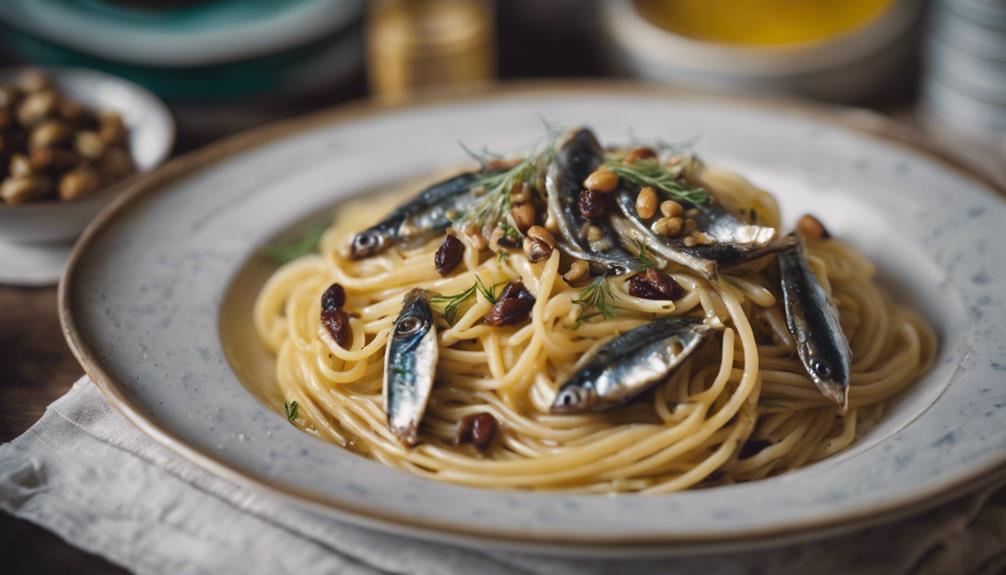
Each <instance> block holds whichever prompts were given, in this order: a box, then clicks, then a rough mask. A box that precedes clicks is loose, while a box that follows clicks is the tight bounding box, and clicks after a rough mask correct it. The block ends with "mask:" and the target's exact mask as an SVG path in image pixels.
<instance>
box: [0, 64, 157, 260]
mask: <svg viewBox="0 0 1006 575" xmlns="http://www.w3.org/2000/svg"><path fill="white" fill-rule="evenodd" d="M174 136H175V125H174V120H173V119H172V117H171V113H170V112H168V110H167V108H166V107H165V106H164V104H163V103H162V102H161V101H160V100H158V99H157V98H156V97H155V96H154V95H152V94H151V93H149V92H147V91H146V90H144V89H143V88H140V87H139V86H136V85H135V84H132V83H131V82H128V81H126V80H123V79H121V78H117V77H115V76H111V75H108V74H104V73H101V72H97V71H93V70H83V69H70V68H65V69H63V68H46V69H36V68H30V69H24V68H22V69H6V70H0V241H5V242H13V243H46V242H65V241H68V240H72V239H73V238H75V237H76V236H77V235H79V234H80V232H81V231H82V230H83V229H84V227H85V226H87V224H88V222H90V221H91V220H92V219H93V218H94V216H95V215H97V213H98V212H99V211H100V210H101V208H103V207H104V206H105V205H106V204H107V203H108V202H109V201H111V199H112V198H113V197H114V196H115V192H116V190H118V189H121V187H122V186H123V184H124V183H125V182H127V181H129V180H130V179H131V178H133V177H134V176H135V175H136V174H138V173H141V172H145V171H148V170H151V169H153V168H155V167H157V166H158V165H160V164H161V163H162V162H163V161H164V160H165V159H166V158H167V157H168V154H169V153H170V152H171V147H172V145H173V144H174Z"/></svg>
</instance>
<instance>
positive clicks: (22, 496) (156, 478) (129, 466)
mask: <svg viewBox="0 0 1006 575" xmlns="http://www.w3.org/2000/svg"><path fill="white" fill-rule="evenodd" d="M0 509H4V510H6V511H8V512H10V513H13V514H14V515H17V516H19V517H22V518H25V519H28V520H30V521H33V522H35V523H38V524H39V525H42V526H44V527H46V528H48V529H50V530H52V531H54V532H56V533H57V534H59V535H60V536H61V537H63V538H64V539H66V540H67V541H69V542H70V543H72V544H73V545H77V546H79V547H82V548H84V549H86V550H88V551H90V552H92V553H96V554H98V555H102V556H104V557H106V558H108V559H109V560H111V561H113V562H115V563H118V564H120V565H123V566H125V567H126V568H128V569H130V570H132V571H135V572H137V573H152V574H161V573H165V574H176V573H191V574H199V573H207V574H225V573H240V574H241V575H252V574H257V573H268V574H274V573H294V572H296V573H298V574H300V575H310V574H314V573H348V574H377V573H408V574H423V573H429V574H436V575H451V574H464V575H468V574H472V573H477V574H480V575H493V574H511V573H521V574H549V575H552V574H554V575H565V574H570V575H573V574H576V575H583V574H586V575H591V574H595V573H597V574H600V573H632V574H646V573H670V574H675V573H693V572H698V573H703V572H704V573H718V574H734V573H736V574H740V573H799V574H801V575H805V574H807V573H831V572H856V573H862V574H869V573H878V574H880V573H883V574H893V573H988V574H994V573H997V572H999V571H1000V570H1002V569H1006V490H1003V489H1002V486H999V487H998V488H994V487H992V488H986V489H984V490H982V491H981V492H979V493H976V494H974V495H971V496H969V497H967V498H965V499H963V500H961V501H957V502H955V503H954V504H952V505H948V506H945V507H943V508H941V509H937V510H935V511H932V512H929V513H927V514H925V515H923V516H921V517H917V518H914V519H912V520H910V521H905V522H902V523H900V524H898V525H892V526H886V527H879V528H873V529H869V530H866V531H863V532H860V533H856V534H853V535H847V536H843V537H840V538H837V539H831V540H827V541H822V542H816V543H808V544H802V545H798V546H791V547H786V548H781V549H776V550H766V551H755V552H747V553H740V554H724V553H717V554H710V555H705V556H695V557H685V558H669V559H645V560H599V559H568V558H556V557H545V556H534V555H527V554H521V553H513V552H499V551H497V552H491V553H487V552H479V551H474V550H470V549H465V548H461V547H453V546H447V545H438V544H434V543H429V542H424V541H419V540H411V539H408V538H404V537H398V536H393V535H386V534H382V533H377V532H374V531H369V530H366V529H361V528H358V527H353V526H350V525H346V524H342V523H338V522H335V521H332V520H330V519H328V518H325V517H321V516H319V515H316V514H312V513H310V512H306V511H303V510H300V509H297V508H295V507H293V506H291V505H289V504H286V503H284V502H282V501H278V500H274V499H272V498H270V497H268V496H265V495H262V494H259V493H257V492H256V493H252V492H249V491H248V490H246V489H243V488H240V487H237V486H235V485H233V484H231V483H229V482H227V481H225V480H223V479H220V478H218V477H216V476H213V475H212V474H209V473H207V472H205V471H203V470H202V469H200V468H198V467H196V466H195V465H193V464H191V463H189V462H188V461H186V460H183V459H181V458H179V457H178V456H176V455H174V454H173V453H172V452H170V451H169V450H167V449H166V448H164V447H161V446H160V445H158V444H157V443H155V442H154V441H152V440H151V439H149V438H148V437H147V436H145V435H143V434H142V433H141V432H140V431H139V430H137V429H135V428H134V427H133V426H132V425H130V424H129V423H128V422H127V421H126V420H125V419H124V418H123V417H122V416H120V415H119V414H118V413H117V412H115V411H114V410H113V409H112V408H111V407H109V406H108V404H107V403H105V401H104V400H103V398H102V397H101V395H100V394H99V393H98V391H97V389H96V388H95V387H94V386H93V385H92V384H91V382H90V381H88V380H87V379H86V378H83V379H81V380H80V381H78V382H77V383H76V384H75V385H74V386H73V389H71V390H70V392H69V393H67V394H66V395H65V396H63V397H62V398H60V399H59V400H57V401H56V402H55V403H53V404H52V405H51V406H49V408H48V410H47V411H46V413H45V415H44V416H43V417H42V419H41V420H40V421H39V422H38V423H36V424H35V425H34V426H33V427H32V428H31V429H29V430H28V431H27V432H25V433H24V435H22V436H20V437H18V438H17V439H15V440H14V441H12V442H10V443H7V444H4V445H0Z"/></svg>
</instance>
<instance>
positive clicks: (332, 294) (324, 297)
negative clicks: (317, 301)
mask: <svg viewBox="0 0 1006 575" xmlns="http://www.w3.org/2000/svg"><path fill="white" fill-rule="evenodd" d="M344 303H346V290H344V289H342V286H341V285H339V284H337V283H335V284H332V285H330V286H328V289H327V290H325V293H323V294H321V311H323V312H324V311H325V310H334V309H339V308H341V307H342V304H344Z"/></svg>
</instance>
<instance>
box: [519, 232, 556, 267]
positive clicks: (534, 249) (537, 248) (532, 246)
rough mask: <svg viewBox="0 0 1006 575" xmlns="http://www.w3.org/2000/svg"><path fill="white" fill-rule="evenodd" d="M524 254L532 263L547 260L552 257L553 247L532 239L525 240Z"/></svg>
mask: <svg viewBox="0 0 1006 575" xmlns="http://www.w3.org/2000/svg"><path fill="white" fill-rule="evenodd" d="M524 254H525V255H527V259H528V260H529V261H530V262H531V263H537V262H540V261H542V260H547V259H548V258H550V257H551V256H552V246H550V245H548V244H547V243H545V242H543V241H541V240H538V239H535V238H532V237H527V238H524Z"/></svg>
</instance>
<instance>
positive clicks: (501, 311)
mask: <svg viewBox="0 0 1006 575" xmlns="http://www.w3.org/2000/svg"><path fill="white" fill-rule="evenodd" d="M533 307H534V296H533V295H531V292H529V291H527V288H525V287H524V284H523V283H522V282H519V281H515V282H510V283H508V284H507V285H506V287H505V288H503V291H502V292H501V293H500V295H499V297H498V298H496V303H495V304H493V307H492V309H490V310H489V313H487V314H486V315H485V317H484V318H482V319H483V320H484V321H485V322H486V323H487V324H489V325H491V326H497V327H498V326H501V325H513V324H515V323H520V322H522V321H524V320H525V319H527V317H528V315H529V314H530V313H531V308H533Z"/></svg>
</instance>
